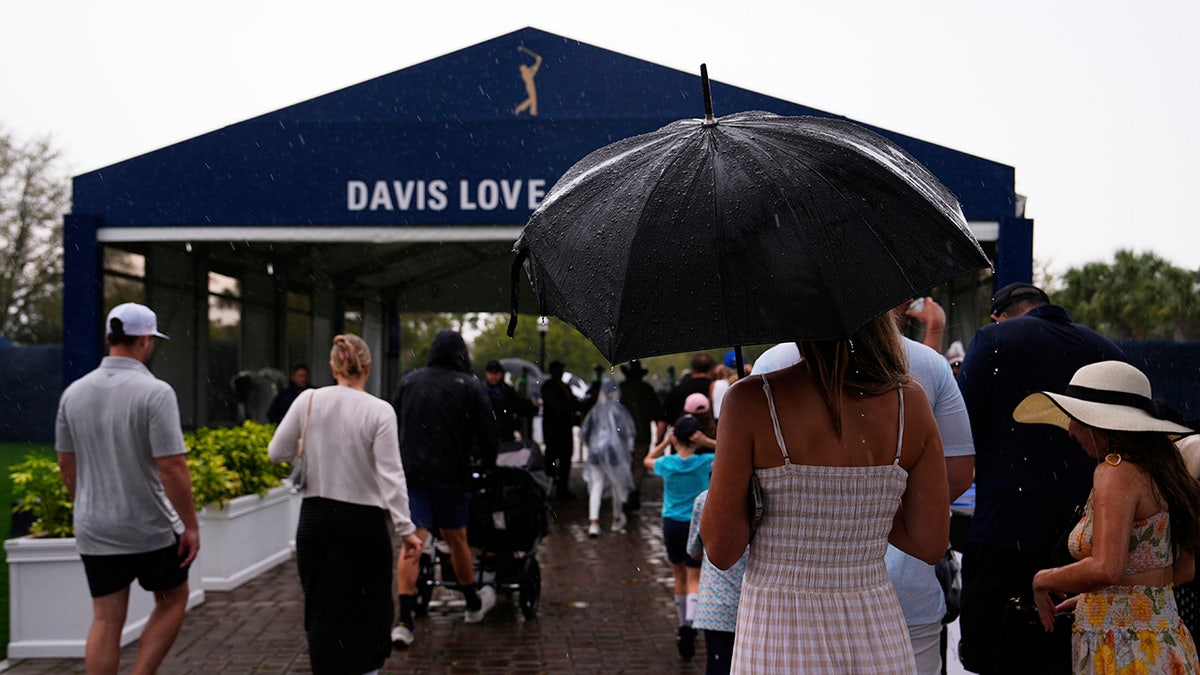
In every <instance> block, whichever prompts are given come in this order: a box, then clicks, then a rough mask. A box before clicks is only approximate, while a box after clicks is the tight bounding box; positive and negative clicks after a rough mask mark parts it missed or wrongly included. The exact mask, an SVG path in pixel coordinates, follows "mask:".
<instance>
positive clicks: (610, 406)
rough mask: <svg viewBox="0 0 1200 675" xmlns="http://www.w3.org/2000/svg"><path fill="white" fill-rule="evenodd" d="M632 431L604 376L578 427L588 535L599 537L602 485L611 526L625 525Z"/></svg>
mask: <svg viewBox="0 0 1200 675" xmlns="http://www.w3.org/2000/svg"><path fill="white" fill-rule="evenodd" d="M635 433H636V431H635V429H634V421H633V416H632V415H630V414H629V410H628V409H626V408H625V406H623V405H621V401H620V400H619V394H618V390H617V383H616V382H615V381H614V380H612V379H611V378H604V382H603V383H602V384H601V386H600V398H599V400H598V401H597V402H596V404H595V405H594V406H592V409H591V410H590V411H589V412H588V414H587V417H585V418H584V420H583V424H582V425H581V426H580V427H579V440H580V442H581V443H582V444H583V445H584V446H585V447H586V448H587V464H586V465H585V466H584V473H583V476H584V480H586V481H587V484H588V520H589V523H588V536H589V537H598V536H600V501H601V500H602V499H603V498H604V489H605V488H606V487H607V488H609V489H611V490H612V499H613V505H612V507H613V521H612V529H613V531H614V532H619V531H620V530H622V529H624V528H625V521H626V518H625V513H624V511H622V509H621V507H622V506H623V505H624V503H625V498H626V497H628V496H629V493H630V491H632V490H633V473H632V472H631V471H630V469H629V458H630V456H631V455H632V453H633V441H634V436H635Z"/></svg>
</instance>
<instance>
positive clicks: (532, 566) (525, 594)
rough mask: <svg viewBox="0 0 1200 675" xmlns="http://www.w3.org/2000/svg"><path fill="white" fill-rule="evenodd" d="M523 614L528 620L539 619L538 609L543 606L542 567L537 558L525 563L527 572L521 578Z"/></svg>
mask: <svg viewBox="0 0 1200 675" xmlns="http://www.w3.org/2000/svg"><path fill="white" fill-rule="evenodd" d="M520 593H521V597H520V604H521V614H523V615H524V616H525V619H526V620H529V621H532V620H533V619H536V618H537V613H538V607H540V606H541V604H542V567H541V565H539V564H538V561H537V558H534V557H532V556H531V557H530V558H528V559H527V560H526V561H525V570H524V571H523V572H522V573H521V578H520Z"/></svg>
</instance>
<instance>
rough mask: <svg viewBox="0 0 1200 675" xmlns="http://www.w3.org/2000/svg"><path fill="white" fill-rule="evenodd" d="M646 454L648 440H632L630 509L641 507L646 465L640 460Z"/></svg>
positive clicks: (648, 447) (643, 458) (648, 452)
mask: <svg viewBox="0 0 1200 675" xmlns="http://www.w3.org/2000/svg"><path fill="white" fill-rule="evenodd" d="M648 454H650V443H649V442H646V443H638V442H634V444H633V464H632V465H631V466H630V469H631V470H632V472H633V492H630V493H629V501H628V506H629V510H630V511H636V510H638V509H640V508H641V507H642V479H643V478H645V477H646V465H645V464H643V463H642V462H643V460H645V459H646V455H648Z"/></svg>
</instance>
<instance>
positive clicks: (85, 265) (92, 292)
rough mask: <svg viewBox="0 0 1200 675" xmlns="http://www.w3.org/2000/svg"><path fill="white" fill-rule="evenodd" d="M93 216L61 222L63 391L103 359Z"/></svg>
mask: <svg viewBox="0 0 1200 675" xmlns="http://www.w3.org/2000/svg"><path fill="white" fill-rule="evenodd" d="M98 229H100V219H99V218H96V217H95V216H85V215H73V214H67V215H66V216H65V217H64V218H63V387H64V388H65V387H66V386H67V385H68V384H70V383H72V382H74V381H75V380H77V379H79V378H80V377H83V376H84V375H86V374H87V373H88V372H90V371H91V370H92V369H93V368H95V367H96V366H97V365H99V363H100V358H101V357H102V356H103V355H104V347H103V340H104V332H103V331H102V330H101V324H102V323H103V322H104V283H103V276H102V267H101V262H100V244H99V243H98V242H97V241H96V231H97V230H98Z"/></svg>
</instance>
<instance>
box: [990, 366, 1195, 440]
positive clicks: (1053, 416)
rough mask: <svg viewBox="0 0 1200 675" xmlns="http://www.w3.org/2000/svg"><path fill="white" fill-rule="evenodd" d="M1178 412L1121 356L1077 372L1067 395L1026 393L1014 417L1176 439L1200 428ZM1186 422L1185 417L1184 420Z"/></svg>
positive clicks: (1037, 422)
mask: <svg viewBox="0 0 1200 675" xmlns="http://www.w3.org/2000/svg"><path fill="white" fill-rule="evenodd" d="M1176 417H1178V415H1176V414H1175V413H1174V411H1171V410H1170V409H1169V408H1167V407H1166V406H1164V405H1162V404H1161V403H1158V402H1157V401H1155V400H1153V399H1152V398H1151V397H1150V380H1148V379H1146V376H1145V375H1143V374H1142V371H1140V370H1138V369H1137V368H1135V367H1133V366H1131V365H1129V364H1128V363H1122V362H1120V361H1101V362H1099V363H1093V364H1091V365H1087V366H1084V367H1082V368H1080V369H1079V370H1077V371H1075V375H1073V376H1072V377H1071V383H1070V384H1068V385H1067V390H1066V391H1065V392H1063V393H1062V394H1054V393H1051V392H1048V391H1039V392H1037V393H1034V394H1030V395H1029V396H1026V397H1025V400H1024V401H1021V403H1020V405H1018V406H1017V409H1016V410H1014V411H1013V419H1015V420H1016V421H1018V422H1024V423H1026V424H1053V425H1054V426H1056V427H1061V428H1063V429H1066V428H1067V427H1068V426H1070V424H1071V420H1072V419H1074V420H1076V421H1077V422H1079V423H1081V424H1085V425H1087V426H1089V427H1094V428H1096V429H1105V430H1108V431H1156V432H1161V433H1165V434H1167V435H1168V436H1170V437H1171V439H1172V440H1174V439H1178V438H1181V437H1183V436H1187V435H1189V434H1194V433H1196V431H1195V430H1193V429H1191V428H1188V427H1186V426H1184V425H1183V424H1180V423H1179V421H1173V419H1174V418H1176ZM1180 421H1181V420H1180Z"/></svg>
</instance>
